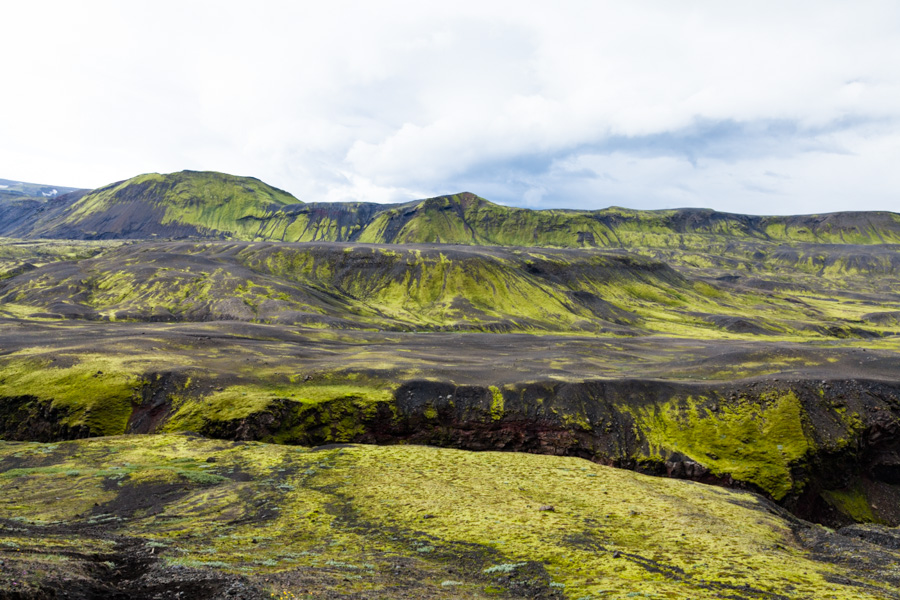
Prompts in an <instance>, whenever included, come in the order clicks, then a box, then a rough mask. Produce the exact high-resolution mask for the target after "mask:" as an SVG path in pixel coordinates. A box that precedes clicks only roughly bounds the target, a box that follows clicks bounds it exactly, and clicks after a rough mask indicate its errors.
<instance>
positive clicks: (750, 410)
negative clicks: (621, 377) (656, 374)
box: [619, 392, 813, 500]
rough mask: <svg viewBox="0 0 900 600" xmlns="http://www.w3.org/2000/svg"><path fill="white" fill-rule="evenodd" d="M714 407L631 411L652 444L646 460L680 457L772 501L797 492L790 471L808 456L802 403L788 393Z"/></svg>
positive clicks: (678, 404) (672, 405) (799, 483)
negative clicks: (750, 486)
mask: <svg viewBox="0 0 900 600" xmlns="http://www.w3.org/2000/svg"><path fill="white" fill-rule="evenodd" d="M716 402H717V403H718V404H717V406H716V409H717V410H716V411H713V410H712V409H711V408H710V407H711V405H712V404H714V402H712V401H709V400H705V399H699V400H695V399H693V398H691V397H688V398H685V399H684V400H682V401H673V402H668V403H666V404H663V405H653V406H649V407H646V408H640V409H635V408H632V407H630V406H620V407H619V408H620V410H622V411H624V412H628V413H630V414H632V415H633V416H634V418H635V422H636V424H637V427H638V428H639V430H640V432H641V434H642V435H644V436H645V437H646V439H647V440H648V441H649V443H650V450H651V454H650V456H649V458H665V457H666V456H667V455H668V454H671V453H674V452H679V453H681V454H683V455H685V456H687V457H689V458H690V459H692V460H694V461H695V462H697V463H699V464H701V465H703V466H705V467H707V468H709V469H710V470H711V471H712V472H713V474H715V475H717V476H721V477H724V476H731V477H733V478H734V479H736V480H738V481H744V482H748V483H752V484H754V485H756V486H757V487H759V488H760V489H761V490H763V491H765V492H766V493H767V494H769V495H771V496H772V497H773V498H775V499H776V500H780V499H782V498H784V497H785V496H786V495H787V494H788V493H797V492H799V491H800V490H801V489H802V488H803V485H804V481H803V480H796V479H794V467H796V466H799V465H801V464H802V462H803V460H804V459H805V458H806V457H807V456H808V454H809V453H810V452H811V451H812V449H813V446H812V442H811V441H810V440H809V439H808V437H807V435H806V433H805V431H804V425H803V419H804V416H803V408H802V405H801V403H800V400H799V399H798V398H797V397H796V396H795V395H794V394H793V392H787V393H784V394H780V395H772V396H769V397H762V398H759V399H748V398H743V399H741V400H740V401H737V402H731V403H726V402H725V401H724V400H723V399H719V400H717V401H716Z"/></svg>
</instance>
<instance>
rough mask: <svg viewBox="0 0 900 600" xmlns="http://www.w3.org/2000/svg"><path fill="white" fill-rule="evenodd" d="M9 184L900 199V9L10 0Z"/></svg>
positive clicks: (379, 196)
mask: <svg viewBox="0 0 900 600" xmlns="http://www.w3.org/2000/svg"><path fill="white" fill-rule="evenodd" d="M0 78H2V92H0V177H4V178H9V179H18V180H24V181H31V182H38V183H49V184H55V185H70V186H77V187H98V186H100V185H103V184H106V183H110V182H113V181H118V180H121V179H126V178H128V177H131V176H133V175H137V174H139V173H145V172H154V171H155V172H162V173H166V172H171V171H179V170H182V169H198V170H199V169H203V170H216V171H224V172H228V173H234V174H238V175H252V176H255V177H258V178H260V179H262V180H263V181H266V182H267V183H270V184H272V185H275V186H277V187H280V188H283V189H285V190H287V191H289V192H291V193H293V194H294V195H295V196H297V197H298V198H300V199H301V200H304V201H329V200H364V201H376V202H389V201H405V200H409V199H414V198H423V197H429V196H435V195H439V194H444V193H451V192H458V191H463V190H467V191H471V192H475V193H477V194H479V195H481V196H484V197H486V198H488V199H489V200H493V201H495V202H499V203H502V204H509V205H518V206H527V207H532V208H554V207H567V208H591V209H593V208H603V207H606V206H610V205H619V206H627V207H633V208H674V207H681V206H702V207H709V208H715V209H717V210H725V211H732V212H744V213H753V214H786V213H813V212H827V211H836V210H872V209H881V210H894V211H900V202H898V200H900V3H898V2H864V1H863V2H853V3H851V2H843V1H842V2H823V1H815V2H784V1H783V0H781V1H778V2H761V1H757V0H755V1H753V2H749V1H748V2H743V3H737V2H720V1H710V2H690V1H681V2H670V1H660V2H640V1H634V0H628V1H616V2H601V1H596V0H594V1H589V2H563V3H560V2H555V3H551V2H534V3H531V2H526V1H523V0H516V1H512V2H490V1H488V0H479V1H476V2H465V1H460V0H453V1H452V2H441V3H438V2H423V1H422V0H419V1H416V2H387V1H380V0H379V1H377V2H362V1H361V2H346V3H341V2H335V1H331V2H249V1H247V2H231V1H223V0H216V1H214V2H199V1H196V2H188V1H178V2H166V1H160V0H154V1H153V2H140V1H134V0H131V1H128V2H120V1H114V2H93V1H79V2H73V1H71V0H67V1H64V2H62V1H61V2H42V1H35V0H29V1H28V2H24V1H22V2H3V3H2V4H0Z"/></svg>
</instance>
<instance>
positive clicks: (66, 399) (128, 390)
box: [0, 354, 139, 435]
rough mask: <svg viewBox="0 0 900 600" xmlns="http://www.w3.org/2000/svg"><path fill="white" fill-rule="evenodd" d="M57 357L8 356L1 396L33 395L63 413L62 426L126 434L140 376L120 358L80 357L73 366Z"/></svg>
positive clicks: (2, 365) (0, 364)
mask: <svg viewBox="0 0 900 600" xmlns="http://www.w3.org/2000/svg"><path fill="white" fill-rule="evenodd" d="M54 360H55V359H46V358H26V357H17V356H16V355H12V356H11V357H10V356H8V357H5V359H4V360H3V361H0V398H2V397H6V398H17V397H19V398H21V397H30V398H33V399H34V401H36V402H38V403H40V404H47V405H49V406H51V407H52V408H53V409H55V410H57V411H59V412H60V414H61V420H60V423H61V424H62V425H65V426H68V427H71V428H78V427H85V428H87V430H88V431H90V432H91V434H92V435H115V434H119V433H124V432H125V427H126V424H127V423H128V418H129V417H130V415H131V406H132V401H133V400H134V399H135V398H136V393H137V390H138V388H137V387H136V386H137V384H138V381H139V380H138V377H137V375H136V374H135V373H134V372H133V371H132V370H131V369H130V368H129V367H128V366H127V364H126V363H125V361H124V360H123V359H122V358H113V357H109V356H102V355H91V354H81V355H79V356H78V359H77V362H75V364H73V365H72V366H57V365H56V364H54Z"/></svg>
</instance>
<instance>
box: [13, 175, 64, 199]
mask: <svg viewBox="0 0 900 600" xmlns="http://www.w3.org/2000/svg"><path fill="white" fill-rule="evenodd" d="M77 190H78V188H72V187H63V186H61V185H44V184H41V183H25V182H24V181H13V180H12V179H0V202H2V201H4V200H19V199H23V198H55V197H56V196H61V195H63V194H69V193H71V192H75V191H77Z"/></svg>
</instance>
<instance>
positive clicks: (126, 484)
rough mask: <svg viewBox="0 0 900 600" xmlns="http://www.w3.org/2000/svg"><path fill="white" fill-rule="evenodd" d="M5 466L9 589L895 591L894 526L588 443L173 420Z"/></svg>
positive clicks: (856, 595) (6, 452) (2, 508)
mask: <svg viewBox="0 0 900 600" xmlns="http://www.w3.org/2000/svg"><path fill="white" fill-rule="evenodd" d="M0 466H2V469H0V483H2V486H3V489H4V490H5V492H4V494H3V495H2V497H0V594H2V595H4V596H5V597H14V598H47V597H65V595H67V594H69V595H71V597H84V598H87V597H112V595H113V594H119V595H120V596H115V597H129V598H137V599H142V598H162V597H175V594H176V593H179V592H180V593H181V594H182V597H190V598H195V599H207V598H223V599H224V598H245V599H249V598H263V597H269V595H270V594H271V595H274V596H275V597H277V598H309V599H312V598H473V599H474V598H486V597H497V598H545V599H552V598H558V599H562V598H572V599H575V598H581V599H586V598H598V599H599V598H616V599H618V598H657V599H663V598H692V599H700V598H740V599H776V598H816V599H845V598H846V599H854V600H856V599H872V600H874V599H876V598H877V599H879V600H885V599H891V598H900V593H898V591H897V590H898V589H900V571H898V568H897V564H898V561H900V554H898V551H897V549H896V547H897V541H898V535H897V533H896V532H893V533H892V532H890V531H876V530H871V529H867V528H865V527H859V526H856V527H850V528H847V529H843V530H841V531H840V532H835V531H833V530H829V529H826V528H824V527H821V526H814V525H810V524H808V523H804V522H801V521H797V520H796V519H793V518H792V517H790V515H788V514H787V513H785V512H784V511H782V510H780V509H779V508H777V507H776V506H774V505H772V504H770V503H769V502H767V501H765V500H763V499H761V498H760V497H758V496H755V495H752V494H749V493H746V492H737V491H728V490H724V489H720V488H713V487H707V486H702V485H698V484H695V483H690V482H681V481H673V480H666V479H660V478H652V477H646V476H642V475H638V474H635V473H630V472H627V471H621V470H617V469H612V468H609V467H604V466H600V465H596V464H593V463H590V462H588V461H585V460H582V459H577V458H564V457H550V456H535V455H527V454H514V453H492V452H482V453H469V452H463V451H459V450H448V449H435V448H428V447H423V446H399V447H398V446H394V447H387V448H386V447H372V446H344V447H330V448H318V449H309V448H298V447H289V446H283V445H266V444H258V443H250V444H240V443H238V444H235V443H228V442H222V441H214V440H204V439H202V438H197V437H193V436H182V435H166V436H128V437H112V438H103V439H94V440H84V441H78V442H66V443H57V444H36V443H10V442H0ZM166 594H168V596H166Z"/></svg>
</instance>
